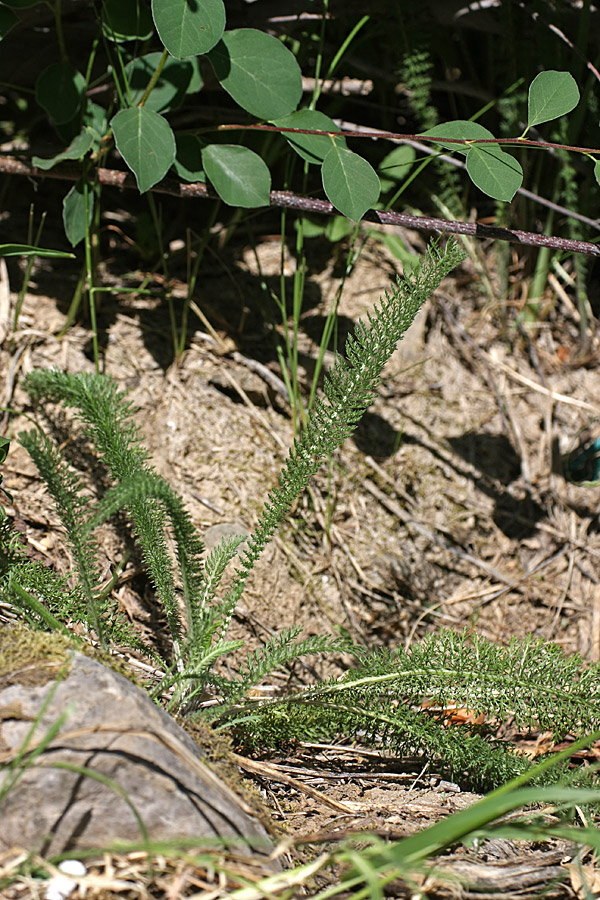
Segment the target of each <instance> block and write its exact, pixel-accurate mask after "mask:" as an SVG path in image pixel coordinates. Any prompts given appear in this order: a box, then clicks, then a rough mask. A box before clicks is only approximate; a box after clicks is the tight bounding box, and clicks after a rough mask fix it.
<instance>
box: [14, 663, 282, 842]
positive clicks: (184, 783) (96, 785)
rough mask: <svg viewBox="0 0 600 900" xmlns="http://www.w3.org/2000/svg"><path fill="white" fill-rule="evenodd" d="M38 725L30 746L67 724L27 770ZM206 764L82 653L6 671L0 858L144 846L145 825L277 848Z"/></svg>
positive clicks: (158, 714) (129, 688) (152, 830)
mask: <svg viewBox="0 0 600 900" xmlns="http://www.w3.org/2000/svg"><path fill="white" fill-rule="evenodd" d="M61 670H62V671H63V672H64V673H65V674H64V677H63V678H62V679H61V677H60V674H59V672H60V671H61ZM57 675H58V677H57ZM38 718H39V720H38ZM34 723H35V732H34V734H33V736H32V737H31V739H30V741H29V747H30V748H33V747H35V746H36V745H39V743H40V741H42V742H44V740H45V736H46V735H47V734H48V732H49V729H50V728H52V727H53V726H55V725H56V724H57V723H60V728H59V731H58V734H57V735H56V736H55V737H53V738H52V740H50V742H49V743H48V745H47V746H45V747H43V749H42V752H41V753H40V754H39V755H38V756H36V757H35V759H33V760H32V761H31V764H30V765H29V766H27V767H24V768H23V767H21V768H20V769H15V767H14V765H13V767H12V768H11V766H10V763H14V760H15V757H16V754H17V753H18V751H19V750H20V748H21V747H23V745H24V743H25V742H26V740H27V735H28V733H29V731H30V729H31V728H32V726H33V725H34ZM203 756H204V754H203V752H202V750H201V749H200V748H199V747H198V745H197V744H196V743H195V742H194V741H193V740H192V739H191V738H190V737H189V736H188V735H187V734H186V733H185V731H184V730H183V729H182V728H180V727H179V725H177V723H176V722H174V720H173V719H172V718H171V717H170V716H168V715H167V714H166V713H165V712H164V711H163V710H161V709H159V708H158V707H157V706H155V704H154V703H152V701H151V700H150V698H149V697H148V696H147V695H146V693H145V692H144V691H143V690H141V689H140V688H138V687H136V686H135V685H134V684H132V683H131V682H130V681H129V680H128V679H127V678H125V677H123V676H122V675H119V674H117V673H116V672H114V671H112V670H111V669H108V668H106V667H105V666H103V665H102V664H101V663H99V662H96V661H95V660H93V659H90V658H88V657H86V656H83V655H81V654H80V653H77V652H73V651H70V652H69V655H68V659H67V662H66V663H64V662H60V661H58V662H57V661H56V660H52V659H40V660H37V661H36V662H34V663H31V664H29V665H23V666H21V667H19V668H17V670H14V669H13V671H9V672H8V673H6V669H5V674H2V670H1V668H0V850H4V849H7V848H10V847H22V848H25V849H27V850H33V851H34V852H39V853H42V854H44V855H50V854H56V853H62V852H64V851H67V850H70V849H73V848H81V847H92V848H94V847H99V848H100V847H107V846H108V845H110V844H111V843H112V842H114V841H136V842H139V841H140V840H141V839H142V838H143V828H145V829H146V832H147V835H148V837H149V838H150V839H151V840H173V839H175V838H194V839H196V838H197V839H198V841H199V843H201V842H202V838H212V839H214V838H218V837H225V838H235V839H243V840H248V841H250V842H252V843H254V844H255V845H256V844H258V845H260V847H261V851H262V852H265V853H268V852H270V850H271V849H272V845H271V843H270V841H269V838H268V836H267V832H266V830H265V828H264V827H263V825H262V824H261V823H260V821H259V818H258V816H256V815H255V813H254V811H253V810H252V809H251V808H250V807H249V806H248V805H247V804H246V803H245V802H244V800H243V799H242V798H241V797H240V796H239V795H238V794H237V793H236V792H235V791H234V790H233V789H232V788H231V787H229V786H228V785H227V784H225V783H224V782H223V781H222V780H221V779H219V777H218V776H217V775H216V774H215V773H214V771H213V770H212V769H210V768H209V767H208V766H207V765H206V763H205V761H204V759H203ZM25 760H27V756H25ZM65 764H66V765H67V766H69V767H76V768H77V771H74V770H73V769H72V768H64V766H65ZM15 773H20V777H19V779H18V780H17V781H16V783H15V784H14V785H13V786H12V788H11V789H10V790H8V793H6V795H5V796H4V797H3V796H2V794H3V790H2V788H3V787H5V788H6V787H7V785H8V784H9V783H10V780H11V779H12V778H13V776H14V774H15ZM94 775H95V776H96V777H94ZM99 779H103V780H99ZM106 779H110V781H111V782H112V784H111V783H107V782H106ZM134 809H135V812H134ZM136 813H137V816H139V819H138V818H137V817H136ZM140 819H141V821H142V822H143V827H141V826H140V821H139V820H140Z"/></svg>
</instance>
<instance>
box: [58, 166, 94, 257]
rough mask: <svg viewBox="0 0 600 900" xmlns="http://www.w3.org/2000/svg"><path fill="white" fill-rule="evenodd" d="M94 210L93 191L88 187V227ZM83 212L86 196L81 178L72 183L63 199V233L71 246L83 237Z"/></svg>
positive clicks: (84, 211) (75, 244) (74, 245)
mask: <svg viewBox="0 0 600 900" xmlns="http://www.w3.org/2000/svg"><path fill="white" fill-rule="evenodd" d="M93 212H94V192H93V191H92V190H91V189H88V192H87V224H88V228H89V226H90V224H91V222H92V215H93ZM85 214H86V197H85V192H84V183H83V178H80V179H79V181H78V182H77V183H76V184H74V185H73V187H72V188H71V190H70V191H69V193H68V194H67V196H66V197H65V198H64V200H63V224H64V226H65V234H66V235H67V239H68V241H69V243H70V244H71V246H72V247H76V246H77V244H78V243H79V242H80V241H82V240H83V239H84V237H85Z"/></svg>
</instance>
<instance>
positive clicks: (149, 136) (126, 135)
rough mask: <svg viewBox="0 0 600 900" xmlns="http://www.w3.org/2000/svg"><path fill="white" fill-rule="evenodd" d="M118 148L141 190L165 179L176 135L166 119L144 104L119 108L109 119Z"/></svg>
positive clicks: (173, 152)
mask: <svg viewBox="0 0 600 900" xmlns="http://www.w3.org/2000/svg"><path fill="white" fill-rule="evenodd" d="M111 126H112V130H113V135H114V138H115V144H116V145H117V150H118V151H119V153H120V154H121V156H122V157H123V159H124V160H125V162H126V163H127V165H128V166H129V168H130V169H131V171H132V172H133V174H134V175H135V179H136V181H137V184H138V188H139V190H140V193H142V194H143V193H144V191H147V190H148V189H149V188H151V187H152V186H153V185H155V184H156V183H157V182H158V181H160V180H161V178H164V177H165V175H166V174H167V172H168V171H169V169H170V168H171V166H172V165H173V160H174V159H175V137H174V136H173V132H172V131H171V126H170V125H169V123H168V122H167V120H166V119H163V117H162V116H159V115H158V113H155V112H152V110H150V109H146V108H145V107H143V106H142V107H141V108H136V109H122V110H121V111H120V112H118V113H117V114H116V116H114V118H113V119H112V121H111Z"/></svg>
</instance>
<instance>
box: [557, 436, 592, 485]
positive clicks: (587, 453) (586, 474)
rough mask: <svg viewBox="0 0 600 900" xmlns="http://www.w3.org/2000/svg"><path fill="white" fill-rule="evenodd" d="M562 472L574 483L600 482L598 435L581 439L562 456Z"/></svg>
mask: <svg viewBox="0 0 600 900" xmlns="http://www.w3.org/2000/svg"><path fill="white" fill-rule="evenodd" d="M563 468H564V474H565V478H566V480H567V481H572V482H573V483H574V484H600V437H597V438H590V439H588V440H586V441H582V442H581V443H580V444H579V446H578V447H576V448H575V450H572V451H571V453H568V454H567V455H566V456H565V457H563Z"/></svg>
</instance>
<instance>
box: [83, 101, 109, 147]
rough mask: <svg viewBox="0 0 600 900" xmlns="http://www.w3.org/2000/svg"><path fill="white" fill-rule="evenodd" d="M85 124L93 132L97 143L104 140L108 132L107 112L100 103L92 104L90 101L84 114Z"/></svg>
mask: <svg viewBox="0 0 600 900" xmlns="http://www.w3.org/2000/svg"><path fill="white" fill-rule="evenodd" d="M83 124H84V125H87V127H88V128H89V129H90V130H91V132H92V134H93V135H94V138H95V140H96V142H98V141H100V140H102V138H103V137H104V135H105V134H106V132H107V130H108V119H107V116H106V110H105V109H104V107H103V106H99V105H98V103H90V102H89V100H88V102H87V104H86V107H85V110H84V112H83Z"/></svg>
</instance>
